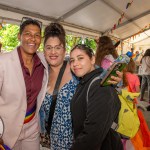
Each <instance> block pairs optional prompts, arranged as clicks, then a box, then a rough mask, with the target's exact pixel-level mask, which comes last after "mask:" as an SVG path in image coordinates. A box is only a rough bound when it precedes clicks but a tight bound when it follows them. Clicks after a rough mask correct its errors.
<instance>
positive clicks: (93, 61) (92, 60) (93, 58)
mask: <svg viewBox="0 0 150 150" xmlns="http://www.w3.org/2000/svg"><path fill="white" fill-rule="evenodd" d="M91 62H92V64H93V65H94V64H95V56H94V55H93V56H92V59H91Z"/></svg>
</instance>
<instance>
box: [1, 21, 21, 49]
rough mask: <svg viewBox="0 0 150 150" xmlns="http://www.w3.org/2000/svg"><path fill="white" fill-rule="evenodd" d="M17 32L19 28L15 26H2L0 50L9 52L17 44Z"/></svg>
mask: <svg viewBox="0 0 150 150" xmlns="http://www.w3.org/2000/svg"><path fill="white" fill-rule="evenodd" d="M18 31H19V27H18V26H17V25H12V24H6V25H3V28H2V29H1V30H0V41H1V42H2V44H3V45H2V49H4V50H7V51H11V50H12V49H14V48H15V47H16V46H17V45H18V44H19V41H18V38H17V35H18Z"/></svg>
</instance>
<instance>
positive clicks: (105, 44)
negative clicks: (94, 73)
mask: <svg viewBox="0 0 150 150" xmlns="http://www.w3.org/2000/svg"><path fill="white" fill-rule="evenodd" d="M117 57H118V54H117V51H116V49H115V46H114V45H113V43H112V40H111V39H110V38H109V37H108V36H102V37H100V38H99V42H98V46H97V50H96V54H95V64H96V65H98V66H101V67H102V68H103V69H105V70H107V69H108V68H109V67H110V66H111V65H112V63H113V62H114V61H115V59H116V58H117Z"/></svg>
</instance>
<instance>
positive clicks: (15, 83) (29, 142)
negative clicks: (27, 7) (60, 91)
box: [0, 17, 48, 150]
mask: <svg viewBox="0 0 150 150" xmlns="http://www.w3.org/2000/svg"><path fill="white" fill-rule="evenodd" d="M41 28H42V23H41V22H39V21H37V20H33V19H31V18H26V17H23V18H22V22H21V24H20V30H19V34H18V39H19V41H20V45H19V46H18V47H17V48H16V49H15V50H13V51H12V52H9V53H5V54H2V55H0V115H1V117H2V119H3V121H4V126H5V127H4V128H5V130H4V134H3V141H4V144H6V145H7V146H9V147H10V148H11V149H13V150H40V143H39V142H40V141H39V120H38V119H39V118H38V114H39V109H40V106H41V103H42V100H43V99H44V96H45V91H46V86H47V81H48V79H47V74H48V68H47V63H46V61H45V59H44V56H43V55H40V54H39V53H37V52H36V51H37V49H38V48H39V46H40V43H41Z"/></svg>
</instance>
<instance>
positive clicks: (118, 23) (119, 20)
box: [108, 0, 133, 33]
mask: <svg viewBox="0 0 150 150" xmlns="http://www.w3.org/2000/svg"><path fill="white" fill-rule="evenodd" d="M132 3H133V0H132V1H131V0H130V2H128V3H127V5H126V9H128V8H129V7H130V6H131V4H132ZM124 16H125V11H124V12H123V13H122V14H121V16H120V18H119V19H118V22H117V25H116V24H114V26H113V27H112V28H111V29H110V30H109V31H108V32H111V33H113V30H115V29H116V27H117V26H118V25H120V23H121V22H122V19H123V18H124Z"/></svg>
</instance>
